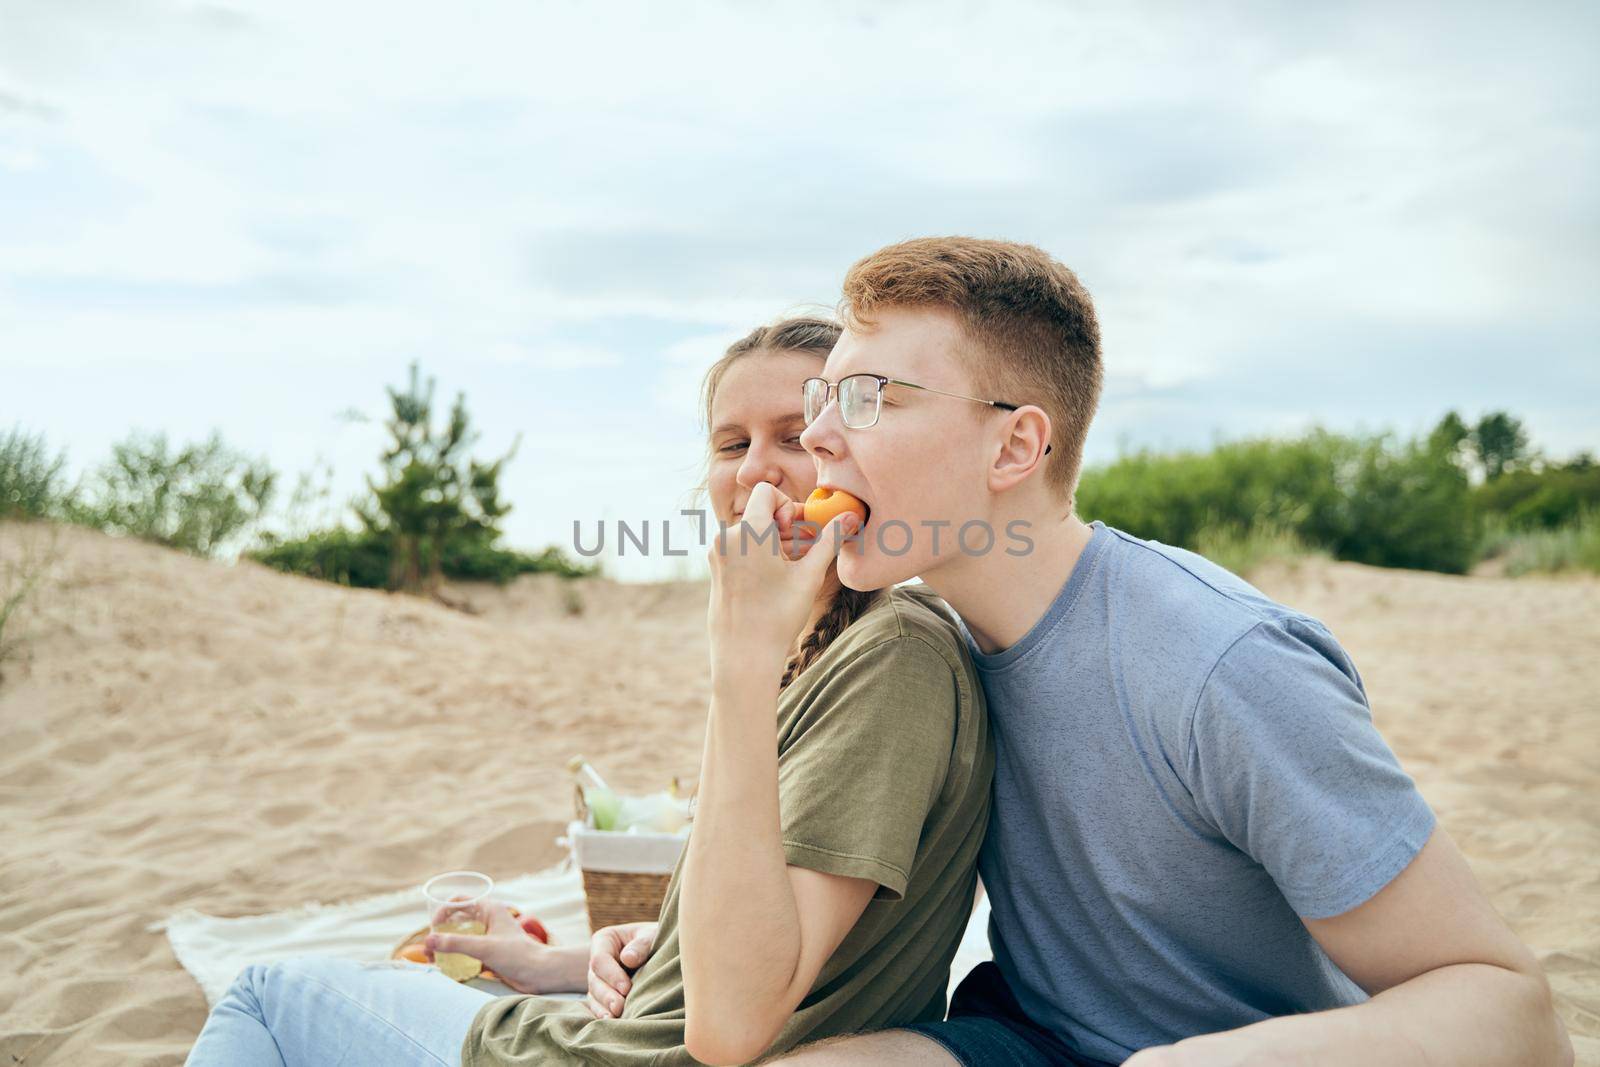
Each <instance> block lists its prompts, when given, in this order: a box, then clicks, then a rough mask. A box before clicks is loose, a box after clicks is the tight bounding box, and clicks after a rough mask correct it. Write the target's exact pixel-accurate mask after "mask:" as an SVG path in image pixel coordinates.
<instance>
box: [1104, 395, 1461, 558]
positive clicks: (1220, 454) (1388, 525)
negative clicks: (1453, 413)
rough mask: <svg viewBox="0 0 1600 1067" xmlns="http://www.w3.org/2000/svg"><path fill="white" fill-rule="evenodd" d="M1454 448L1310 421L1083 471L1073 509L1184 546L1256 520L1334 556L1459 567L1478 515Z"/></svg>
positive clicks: (1441, 437) (1244, 532)
mask: <svg viewBox="0 0 1600 1067" xmlns="http://www.w3.org/2000/svg"><path fill="white" fill-rule="evenodd" d="M1449 421H1450V419H1449V417H1447V419H1446V423H1448V422H1449ZM1459 421H1460V420H1459V419H1456V420H1455V422H1456V423H1459ZM1444 426H1445V423H1441V427H1444ZM1459 451H1460V437H1459V434H1456V435H1452V434H1448V433H1441V432H1438V431H1436V432H1435V433H1433V434H1430V435H1429V436H1428V437H1427V438H1424V439H1423V440H1420V441H1411V442H1396V441H1394V440H1393V439H1391V438H1390V437H1387V436H1379V437H1352V436H1345V435H1341V434H1334V433H1329V432H1326V431H1322V430H1314V431H1312V432H1310V433H1307V434H1305V435H1303V436H1301V437H1297V438H1292V439H1288V440H1274V439H1255V440H1246V441H1235V442H1228V443H1224V444H1219V445H1217V446H1216V447H1215V448H1213V449H1212V450H1211V451H1209V452H1179V453H1175V454H1170V455H1160V454H1155V453H1150V452H1139V453H1135V454H1134V455H1131V456H1125V457H1123V458H1121V459H1119V460H1117V461H1115V462H1114V463H1111V464H1109V465H1107V466H1104V467H1098V468H1093V469H1090V470H1088V471H1086V472H1085V473H1084V476H1083V481H1082V485H1081V486H1080V487H1079V491H1078V511H1079V514H1081V515H1083V516H1084V517H1085V518H1087V519H1101V520H1104V521H1105V522H1106V523H1108V524H1110V525H1112V526H1117V527H1120V528H1122V529H1125V530H1128V531H1129V532H1130V533H1133V534H1136V535H1137V536H1140V537H1147V538H1153V539H1155V540H1158V541H1164V542H1166V543H1168V544H1173V545H1178V546H1181V547H1183V548H1189V549H1195V550H1199V548H1200V540H1201V537H1202V535H1204V536H1207V537H1210V538H1212V539H1213V541H1215V540H1216V539H1218V538H1222V539H1224V540H1225V541H1226V540H1228V539H1233V540H1248V538H1249V536H1250V535H1251V532H1252V531H1256V530H1266V531H1269V532H1270V533H1273V534H1275V535H1279V536H1280V537H1281V536H1289V537H1292V538H1293V539H1294V540H1295V541H1298V542H1299V543H1301V544H1302V545H1305V546H1307V547H1310V548H1319V549H1323V550H1326V551H1328V552H1331V553H1332V554H1333V555H1335V556H1337V557H1338V558H1340V559H1351V560H1357V561H1359V562H1363V563H1372V564H1377V565H1379V566H1386V567H1421V568H1424V569H1428V570H1441V571H1449V572H1452V573H1461V572H1464V571H1465V570H1466V569H1467V568H1468V567H1469V566H1471V564H1472V562H1473V560H1474V558H1475V556H1476V551H1477V547H1478V541H1479V533H1478V530H1479V525H1480V524H1479V520H1478V517H1477V513H1476V511H1475V510H1474V508H1473V506H1472V492H1471V489H1470V486H1469V485H1468V481H1467V475H1466V472H1465V471H1464V470H1463V468H1462V466H1461V465H1460V464H1459V463H1458V462H1457V455H1458V453H1459ZM1269 539H1270V538H1269Z"/></svg>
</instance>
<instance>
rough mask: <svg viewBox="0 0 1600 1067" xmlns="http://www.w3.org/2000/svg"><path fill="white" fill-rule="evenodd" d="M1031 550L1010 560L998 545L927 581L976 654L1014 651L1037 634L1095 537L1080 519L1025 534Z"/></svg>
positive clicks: (941, 570)
mask: <svg viewBox="0 0 1600 1067" xmlns="http://www.w3.org/2000/svg"><path fill="white" fill-rule="evenodd" d="M1026 533H1027V536H1028V537H1029V539H1031V540H1032V541H1033V548H1032V549H1031V550H1030V551H1028V552H1026V553H1023V554H1021V555H1010V554H1008V553H1007V552H1006V551H1005V550H1004V549H1002V548H1001V547H999V546H998V545H997V546H996V547H995V549H994V550H993V551H991V552H988V553H986V554H985V555H982V556H975V557H967V558H964V559H961V560H959V561H955V560H952V563H954V564H955V565H954V566H950V565H947V566H945V567H940V568H938V569H937V570H935V571H934V572H932V573H931V574H928V575H924V576H923V581H924V582H925V583H926V584H927V585H928V587H929V588H930V589H932V590H933V591H934V592H935V593H938V594H939V596H940V597H942V598H943V599H944V601H945V603H947V604H949V605H950V606H951V607H952V608H954V609H955V610H956V613H957V614H958V615H960V616H961V621H962V622H964V623H966V625H967V629H968V630H970V631H971V632H972V637H973V639H974V640H975V641H977V643H978V649H979V650H980V651H982V652H984V653H987V654H991V655H992V654H993V653H996V652H1002V651H1004V650H1005V649H1008V648H1010V647H1011V646H1012V645H1014V644H1016V643H1017V642H1018V641H1020V640H1022V638H1023V637H1024V636H1025V635H1026V634H1027V632H1028V631H1029V630H1031V629H1033V626H1034V624H1035V623H1037V622H1038V621H1039V620H1040V619H1041V618H1043V617H1044V613H1045V612H1046V611H1048V610H1049V609H1050V605H1051V603H1052V602H1053V601H1054V600H1055V598H1056V594H1057V593H1059V592H1060V591H1061V587H1062V586H1064V585H1065V584H1066V583H1067V578H1068V577H1070V576H1071V574H1072V569H1073V568H1074V567H1076V566H1077V565H1078V558H1079V557H1080V556H1082V555H1083V550H1084V548H1085V547H1087V546H1088V544H1089V539H1090V538H1091V537H1092V536H1094V531H1093V530H1092V529H1090V528H1089V526H1088V525H1087V524H1086V523H1084V521H1083V520H1082V519H1080V518H1078V516H1077V515H1076V514H1068V515H1067V516H1066V518H1064V519H1055V520H1052V521H1051V522H1050V523H1048V524H1041V523H1034V524H1033V525H1032V526H1031V527H1030V528H1029V529H1028V530H1027V531H1026Z"/></svg>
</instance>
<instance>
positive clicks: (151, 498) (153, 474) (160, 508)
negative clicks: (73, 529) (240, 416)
mask: <svg viewBox="0 0 1600 1067" xmlns="http://www.w3.org/2000/svg"><path fill="white" fill-rule="evenodd" d="M111 451H112V455H111V459H110V460H109V461H107V462H106V463H104V464H102V465H101V466H100V467H99V469H98V470H96V471H95V473H94V474H93V475H92V476H91V477H90V479H89V484H88V488H87V490H86V494H85V496H84V498H83V499H82V500H81V501H74V502H73V503H72V504H71V506H70V507H69V508H68V509H67V517H69V518H70V519H72V520H73V521H74V522H78V523H82V524H83V525H86V526H93V527H95V528H97V529H101V530H106V531H107V532H110V533H118V534H126V535H128V536H131V537H138V538H142V539H144V540H147V541H154V542H156V543H158V544H163V545H168V546H171V547H173V548H181V549H183V550H184V551H186V552H193V553H195V554H196V555H202V556H209V555H214V554H215V553H216V552H218V551H219V550H220V549H221V548H223V547H224V546H225V544H226V543H227V542H229V541H230V540H232V539H234V538H236V537H239V536H241V535H243V534H244V533H245V532H246V531H247V530H249V529H250V528H251V527H252V526H254V525H255V524H256V522H257V521H258V520H259V519H260V518H261V516H262V514H263V512H265V510H266V508H267V506H268V504H269V503H270V502H271V500H272V494H273V488H274V485H275V483H276V480H277V475H275V474H274V473H273V471H272V470H271V468H269V467H268V466H267V465H266V463H265V462H263V461H259V460H255V461H252V460H251V459H250V458H249V457H247V456H245V455H243V454H242V453H239V452H236V451H234V450H233V449H231V448H229V447H228V446H227V445H225V444H223V442H222V438H221V436H220V435H219V434H216V433H213V434H212V435H211V437H210V438H209V439H208V440H206V441H205V442H204V443H202V444H198V445H186V446H184V447H183V448H181V449H178V450H177V451H176V452H174V451H172V449H171V446H170V445H169V444H168V442H167V437H166V435H165V434H152V435H142V434H138V433H135V434H132V435H130V436H129V437H128V438H127V439H126V440H124V441H122V442H119V443H118V444H116V445H113V446H112V450H111Z"/></svg>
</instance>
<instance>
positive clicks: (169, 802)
mask: <svg viewBox="0 0 1600 1067" xmlns="http://www.w3.org/2000/svg"><path fill="white" fill-rule="evenodd" d="M50 539H53V541H54V543H55V547H56V550H57V552H58V554H59V558H58V559H57V561H56V563H55V564H54V567H53V569H52V571H51V574H50V576H49V578H48V580H47V581H46V583H45V584H44V585H43V586H42V588H41V590H40V593H39V595H38V597H37V598H36V601H35V606H34V608H33V609H31V610H28V611H25V612H24V613H23V615H22V616H21V617H20V619H14V620H13V621H12V622H11V624H10V625H8V627H7V629H6V635H7V637H8V638H10V637H13V636H16V635H17V634H20V636H21V637H22V638H23V641H22V644H21V646H20V653H19V656H20V658H15V659H12V660H9V661H7V662H5V663H4V664H0V669H3V670H4V679H3V681H0V804H3V805H4V815H5V826H6V831H5V845H4V848H3V851H0V945H3V947H4V950H5V952H6V954H7V956H8V957H9V963H10V966H9V967H7V968H5V969H4V971H3V973H0V1020H3V1022H0V1054H5V1055H7V1056H8V1057H9V1059H8V1062H21V1063H28V1064H42V1063H62V1064H67V1063H71V1064H99V1063H117V1064H173V1063H179V1062H181V1061H182V1058H183V1056H184V1054H185V1052H186V1050H187V1047H188V1044H189V1042H191V1041H192V1040H193V1037H194V1035H195V1034H196V1033H197V1032H198V1031H199V1028H200V1026H201V1024H202V1022H203V1021H204V1018H205V1002H204V999H203V998H202V997H201V995H200V992H199V990H198V988H196V987H195V986H194V984H193V983H192V982H191V981H190V979H189V978H188V977H187V976H186V975H185V974H184V973H183V972H182V971H181V970H180V969H179V968H178V966H177V964H176V963H175V962H174V960H173V959H172V956H171V953H170V952H169V951H168V948H167V944H166V941H165V939H164V938H163V937H162V936H161V935H160V934H158V933H151V932H148V931H147V930H146V926H147V925H148V924H149V923H151V922H153V921H155V920H157V919H160V918H161V917H163V916H164V915H166V914H168V913H169V912H171V911H172V910H174V909H176V908H178V907H182V906H193V907H196V908H200V909H202V910H205V911H210V912H214V913H218V914H247V913H251V912H259V911H265V910H270V909H276V908H280V907H284V906H288V905H291V904H295V903H297V902H300V901H303V900H306V899H312V898H315V899H320V900H328V901H331V900H336V899H340V898H345V897H350V896H357V895H363V894H368V893H375V892H380V891H386V890H392V889H396V888H400V887H403V886H405V885H408V884H413V883H416V882H419V881H421V880H422V879H424V878H425V877H427V876H428V875H430V874H433V873H435V872H437V871H440V870H445V869H449V868H453V867H460V866H469V867H477V868H482V869H484V870H487V871H489V872H491V873H493V874H497V875H510V874H513V873H516V872H520V871H525V870H530V869H534V868H537V867H541V866H544V865H546V864H548V863H550V862H553V861H554V860H555V859H556V858H558V855H559V854H558V851H557V849H556V847H555V845H554V844H553V839H554V837H555V835H556V833H557V831H558V829H559V827H560V826H561V825H562V824H563V823H564V821H565V818H566V816H567V814H568V812H569V811H570V792H571V787H570V785H569V782H568V779H567V777H566V775H565V772H564V771H563V769H562V768H563V764H564V762H565V760H566V758H567V757H568V756H570V755H571V754H572V753H574V752H583V753H585V754H586V755H588V756H590V757H591V758H592V759H593V760H594V761H595V762H596V763H597V764H599V765H600V766H601V767H602V768H603V769H605V770H606V771H608V772H609V773H610V774H611V776H612V777H614V778H616V779H617V780H618V781H619V782H620V783H621V784H622V785H624V786H626V787H630V788H639V789H654V788H658V787H660V786H661V785H663V784H665V781H666V779H667V778H668V777H669V776H670V775H673V774H678V775H685V776H692V775H693V774H694V773H695V769H696V764H697V762H698V759H699V754H700V742H701V731H702V717H703V713H704V706H705V700H706V696H707V693H706V686H705V677H704V665H705V662H706V649H705V638H704V634H703V623H704V610H705V588H704V586H701V585H694V584H666V585H655V586H619V585H615V584H612V583H608V582H598V581H597V582H582V583H578V584H575V585H570V584H565V583H562V582H559V581H557V580H553V579H550V580H547V579H542V578H537V579H536V578H528V579H523V580H522V581H520V582H518V583H516V584H515V585H513V586H511V587H509V588H507V589H503V590H501V589H492V588H477V587H473V588H467V587H458V588H456V589H453V590H452V591H451V595H452V596H454V597H456V598H458V599H461V600H465V601H467V602H470V603H471V604H472V605H473V606H474V607H475V609H476V610H477V612H478V613H477V614H475V615H468V614H464V613H462V612H458V611H452V610H450V609H448V608H446V607H443V606H440V605H437V604H433V603H428V602H422V601H418V600H414V599H410V598H405V597H399V596H389V595H386V594H383V593H375V592H369V591H361V590H347V589H341V588H338V587H335V586H330V585H325V584H322V583H317V582H312V581H308V580H302V579H297V578H292V577H287V576H284V575H280V574H276V573H273V572H271V571H268V570H265V569H263V568H260V567H257V566H255V565H253V564H242V565H239V566H234V567H227V566H222V565H219V564H213V563H208V562H205V561H201V560H196V559H191V558H189V557H186V556H183V555H180V554H178V553H175V552H170V551H166V550H164V549H160V548H156V547H153V546H149V545H143V544H138V543H133V542H127V541H119V540H115V539H111V538H108V537H105V536H102V535H100V534H95V533H91V532H87V531H83V530H75V529H60V530H52V529H51V528H40V527H23V526H18V525H0V564H3V563H4V562H5V561H7V560H15V559H17V558H18V557H19V556H20V555H22V554H24V553H26V552H28V551H31V550H33V548H34V547H36V546H39V545H41V544H43V543H44V541H46V540H50ZM1258 581H1259V584H1261V585H1262V586H1263V587H1264V588H1266V589H1267V590H1268V591H1269V592H1271V593H1272V594H1274V595H1276V596H1278V597H1279V598H1281V599H1283V600H1285V601H1286V602H1288V603H1291V604H1294V605H1295V606H1297V607H1301V608H1304V609H1306V610H1308V611H1310V612H1311V613H1312V614H1314V615H1317V616H1319V617H1320V618H1322V619H1323V620H1324V621H1326V622H1327V623H1328V624H1329V625H1330V626H1332V627H1333V629H1334V631H1335V632H1336V633H1337V634H1339V636H1340V637H1341V638H1342V639H1343V640H1344V641H1345V642H1346V644H1347V645H1348V646H1349V648H1350V649H1351V651H1352V653H1353V654H1354V656H1355V658H1356V662H1357V664H1358V665H1359V666H1360V668H1361V669H1362V671H1363V674H1364V676H1365V678H1366V681H1367V684H1368V689H1369V691H1370V692H1371V694H1372V697H1373V701H1374V705H1375V708H1376V714H1377V718H1378V721H1379V724H1380V726H1381V727H1382V729H1383V730H1384V731H1385V733H1386V734H1387V735H1388V736H1389V738H1390V739H1391V741H1392V742H1393V744H1394V745H1395V748H1396V749H1397V750H1398V751H1399V753H1400V755H1401V758H1402V759H1403V760H1404V761H1405V762H1406V764H1407V766H1408V767H1409V768H1410V769H1411V770H1412V772H1413V773H1414V774H1415V775H1416V777H1417V779H1418V781H1419V782H1420V783H1421V786H1422V789H1423V791H1424V793H1425V794H1426V795H1427V796H1428V798H1429V799H1430V800H1431V801H1432V802H1433V804H1434V805H1435V807H1436V808H1437V809H1438V810H1439V812H1440V814H1441V816H1442V818H1443V821H1444V824H1445V826H1446V827H1447V828H1448V829H1449V831H1450V832H1451V833H1452V834H1453V835H1454V836H1455V837H1456V839H1457V840H1458V841H1459V842H1460V843H1461V845H1462V847H1463V848H1464V849H1465V851H1466V852H1467V854H1468V856H1469V857H1470V858H1471V860H1472V862H1473V866H1474V867H1475V869H1476V870H1477V871H1478V874H1479V877H1480V878H1481V879H1482V880H1483V882H1484V885H1485V886H1486V887H1487V889H1488V890H1489V892H1490V894H1491V896H1492V897H1493V899H1494V901H1495V903H1496V905H1497V906H1498V907H1499V908H1500V909H1501V911H1502V912H1503V913H1504V914H1505V915H1506V917H1507V918H1508V920H1510V922H1511V923H1512V925H1513V926H1514V927H1515V928H1516V929H1517V931H1518V932H1519V933H1520V934H1521V935H1522V936H1523V937H1524V938H1526V939H1527V940H1528V942H1529V943H1530V944H1532V945H1533V946H1534V948H1535V950H1536V951H1537V952H1538V953H1539V956H1540V958H1541V959H1542V960H1543V961H1544V964H1545V966H1546V967H1547V969H1548V970H1549V973H1550V976H1551V981H1552V983H1553V984H1554V986H1555V989H1556V991H1557V994H1558V996H1559V998H1560V1002H1561V1010H1562V1014H1563V1016H1564V1017H1565V1019H1566V1020H1567V1023H1568V1025H1569V1027H1571V1028H1572V1030H1573V1032H1574V1034H1575V1035H1576V1037H1575V1040H1576V1041H1577V1043H1578V1045H1579V1059H1580V1062H1593V1063H1600V788H1597V787H1600V761H1597V760H1596V759H1595V754H1596V753H1597V752H1600V695H1597V694H1600V663H1597V657H1596V656H1595V655H1594V649H1595V648H1596V647H1600V583H1596V582H1593V581H1570V582H1569V581H1546V580H1536V579H1522V580H1518V581H1508V580H1501V579H1490V578H1471V579H1455V578H1445V577H1440V576H1434V575H1424V574H1413V573H1404V572H1391V571H1378V570H1373V569H1370V568H1364V567H1358V566H1354V565H1347V564H1327V563H1307V564H1304V565H1302V566H1300V567H1298V568H1283V569H1278V570H1274V571H1271V572H1268V573H1265V574H1263V575H1260V576H1258ZM14 631H15V632H16V633H14Z"/></svg>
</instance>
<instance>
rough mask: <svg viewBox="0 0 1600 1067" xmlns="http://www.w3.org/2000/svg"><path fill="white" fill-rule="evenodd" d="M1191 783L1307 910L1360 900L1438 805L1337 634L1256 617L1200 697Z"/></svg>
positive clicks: (1215, 816)
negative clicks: (1388, 729)
mask: <svg viewBox="0 0 1600 1067" xmlns="http://www.w3.org/2000/svg"><path fill="white" fill-rule="evenodd" d="M1191 725H1192V729H1191V738H1190V752H1189V772H1190V773H1189V775H1188V777H1189V779H1190V783H1189V785H1190V790H1191V792H1192V793H1193V795H1194V798H1195V802H1196V804H1197V806H1198V807H1199V809H1200V811H1201V814H1202V815H1204V816H1205V817H1206V818H1207V819H1208V820H1209V821H1210V822H1211V824H1212V825H1213V826H1215V827H1216V828H1217V830H1218V831H1219V832H1221V833H1222V834H1223V835H1224V836H1225V837H1226V838H1227V839H1228V840H1229V841H1230V842H1231V843H1232V844H1233V845H1234V846H1235V847H1237V848H1239V849H1240V850H1241V851H1243V852H1245V853H1246V854H1247V855H1249V856H1251V857H1252V858H1253V859H1255V861H1256V862H1258V863H1260V864H1261V865H1262V867H1263V868H1265V869H1266V871H1267V873H1268V874H1269V875H1271V876H1272V878H1273V880H1274V881H1275V882H1276V883H1277V885H1278V888H1279V890H1280V891H1281V892H1282V893H1283V895H1284V898H1285V899H1286V900H1288V902H1289V905H1290V907H1292V908H1294V910H1295V912H1296V913H1297V914H1299V915H1300V916H1301V917H1302V918H1306V919H1321V918H1328V917H1330V916H1333V915H1341V914H1343V913H1344V912H1347V911H1349V910H1350V909H1352V908H1354V907H1357V906H1358V905H1360V904H1363V903H1365V902H1366V901H1367V900H1368V899H1370V898H1371V897H1372V896H1373V895H1374V894H1375V893H1377V892H1378V890H1380V889H1382V888H1383V887H1384V886H1386V885H1388V884H1389V882H1390V881H1391V880H1392V879H1393V878H1394V877H1395V875H1397V874H1399V873H1400V872H1401V871H1403V870H1404V869H1405V868H1406V866H1407V865H1408V864H1410V862H1411V860H1412V859H1413V858H1414V857H1415V856H1416V854H1417V852H1418V851H1420V850H1421V848H1422V846H1423V845H1424V844H1426V843H1427V840H1428V837H1429V835H1430V834H1431V833H1432V832H1433V827H1434V815H1433V811H1432V809H1430V808H1429V807H1428V804H1427V802H1426V801H1424V800H1423V799H1422V795H1421V794H1420V793H1419V792H1418V791H1417V788H1416V785H1415V783H1413V782H1412V780H1411V778H1410V777H1409V776H1408V775H1407V774H1406V773H1405V771H1403V770H1402V769H1401V767H1400V762H1399V761H1398V760H1397V759H1395V756H1394V753H1393V752H1391V751H1390V749H1389V746H1388V745H1387V744H1386V743H1385V742H1384V740H1383V738H1382V737H1381V736H1380V735H1379V733H1378V730H1377V728H1376V727H1375V726H1374V725H1373V723H1372V713H1371V710H1370V709H1369V707H1368V705H1367V700H1366V695H1365V693H1364V692H1363V690H1362V687H1361V684H1360V681H1359V676H1358V675H1357V674H1356V673H1355V668H1354V666H1353V665H1351V663H1350V660H1349V658H1348V657H1347V656H1346V655H1345V653H1344V651H1343V649H1341V648H1340V647H1339V645H1338V643H1337V642H1336V641H1334V639H1333V637H1332V635H1331V634H1329V633H1328V632H1327V631H1326V630H1325V629H1322V628H1321V627H1320V626H1319V625H1315V624H1311V623H1299V622H1294V621H1290V622H1289V623H1286V624H1283V625H1270V624H1266V623H1261V624H1258V625H1257V626H1256V627H1255V628H1254V629H1252V630H1251V631H1250V632H1248V633H1246V634H1245V635H1244V636H1243V637H1241V638H1240V639H1239V640H1238V641H1236V642H1235V643H1234V645H1233V646H1232V647H1231V648H1230V649H1229V650H1228V652H1227V653H1226V654H1224V655H1223V657H1222V658H1221V660H1220V661H1219V662H1218V663H1217V664H1216V666H1215V667H1214V668H1213V670H1212V672H1211V675H1210V677H1209V678H1208V679H1207V681H1206V682H1205V685H1204V686H1203V688H1202V690H1201V692H1200V696H1199V699H1198V701H1197V702H1196V705H1195V708H1194V715H1193V719H1192V724H1191Z"/></svg>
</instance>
